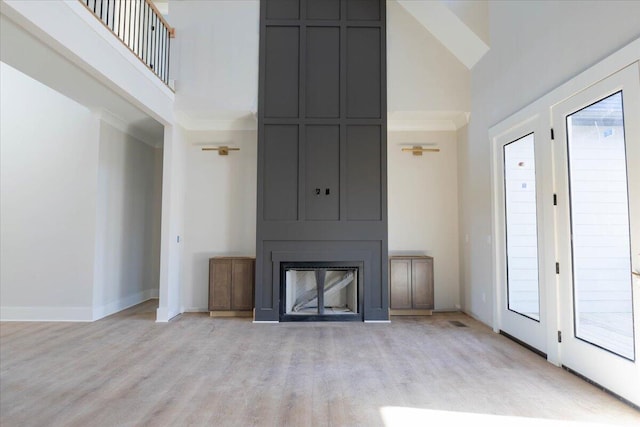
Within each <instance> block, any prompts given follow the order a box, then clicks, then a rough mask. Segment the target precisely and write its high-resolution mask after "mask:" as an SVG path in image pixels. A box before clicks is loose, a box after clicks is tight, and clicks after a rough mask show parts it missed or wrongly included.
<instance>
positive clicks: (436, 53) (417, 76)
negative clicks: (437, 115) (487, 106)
mask: <svg viewBox="0 0 640 427" xmlns="http://www.w3.org/2000/svg"><path fill="white" fill-rule="evenodd" d="M469 88H470V72H469V70H467V68H466V67H465V66H464V65H463V64H462V63H461V62H460V61H458V59H457V58H456V57H455V56H454V55H453V54H452V53H451V52H450V51H449V50H448V49H447V48H446V47H445V46H444V45H443V44H442V43H440V42H439V41H438V39H436V38H435V37H434V36H433V35H432V34H431V33H429V32H428V31H427V30H426V29H425V28H424V27H423V26H422V25H421V24H420V23H419V22H418V21H417V20H416V19H415V18H414V17H413V16H412V15H411V14H410V13H409V12H407V11H406V10H405V9H404V8H403V7H402V6H400V4H398V3H397V2H396V1H388V2H387V93H388V100H387V104H388V110H389V111H390V112H395V111H469V109H470V91H469Z"/></svg>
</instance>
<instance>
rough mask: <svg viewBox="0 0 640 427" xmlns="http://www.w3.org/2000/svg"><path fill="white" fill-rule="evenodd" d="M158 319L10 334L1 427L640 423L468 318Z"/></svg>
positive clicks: (149, 307) (5, 336)
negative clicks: (319, 320)
mask: <svg viewBox="0 0 640 427" xmlns="http://www.w3.org/2000/svg"><path fill="white" fill-rule="evenodd" d="M155 307H156V306H155V302H154V301H151V302H147V303H144V304H142V305H140V306H136V307H134V308H132V309H129V310H126V311H124V312H122V313H119V314H117V315H114V316H111V317H108V318H106V319H103V320H100V321H97V322H94V323H8V322H7V323H2V324H0V425H2V426H3V427H10V426H139V425H140V426H143V425H149V426H168V425H172V426H176V425H177V426H182V425H209V426H251V425H255V426H382V425H386V426H387V427H389V426H396V425H408V424H411V423H413V424H415V425H427V424H430V425H443V424H451V425H454V424H453V423H454V422H465V423H466V424H467V425H469V423H473V422H491V423H493V424H495V425H510V426H514V425H515V426H517V425H547V423H552V424H554V423H564V422H566V421H574V422H579V423H583V422H584V423H585V425H589V426H593V425H594V423H603V424H625V425H640V413H639V412H638V411H636V410H635V409H633V408H631V407H629V406H627V405H625V404H623V403H621V402H619V401H618V400H616V399H615V398H613V397H611V396H610V395H608V394H606V393H604V392H602V391H600V390H598V389H597V388H595V387H593V386H591V385H590V384H588V383H586V382H584V381H582V380H581V379H579V378H577V377H575V376H573V375H571V374H569V373H567V372H565V371H563V370H562V369H559V368H557V367H554V366H552V365H551V364H549V363H547V362H546V361H545V360H543V359H542V358H540V357H539V356H537V355H535V354H533V353H531V352H530V351H528V350H526V349H524V348H522V347H520V346H519V345H517V344H515V343H513V342H511V341H509V340H508V339H506V338H505V337H503V336H500V335H497V334H494V333H493V332H492V331H491V330H489V329H488V328H487V327H486V326H484V325H482V324H480V323H478V322H476V321H474V320H473V319H471V318H469V317H468V316H465V315H463V314H458V313H447V314H434V315H433V316H429V317H397V318H394V319H393V322H392V323H391V324H363V323H352V322H349V323H324V324H319V323H304V324H300V323H281V324H253V323H251V321H250V319H242V318H211V317H209V316H208V314H206V313H201V314H186V315H182V316H180V317H179V318H177V319H175V320H173V321H172V322H170V323H168V324H156V323H155V322H154V317H155ZM454 320H458V321H460V322H462V323H464V324H465V325H467V327H456V326H454V325H453V324H451V323H450V322H451V321H454ZM510 417H517V418H510ZM528 423H533V424H528Z"/></svg>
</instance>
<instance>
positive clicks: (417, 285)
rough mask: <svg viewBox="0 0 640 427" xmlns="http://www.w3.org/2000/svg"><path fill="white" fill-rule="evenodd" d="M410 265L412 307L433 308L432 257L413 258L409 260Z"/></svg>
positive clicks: (420, 308) (418, 308) (417, 308)
mask: <svg viewBox="0 0 640 427" xmlns="http://www.w3.org/2000/svg"><path fill="white" fill-rule="evenodd" d="M411 267H412V268H411V276H412V277H411V279H412V280H411V282H412V284H413V286H412V293H413V295H412V296H413V308H415V309H416V310H431V309H433V259H431V258H427V259H414V260H412V261H411Z"/></svg>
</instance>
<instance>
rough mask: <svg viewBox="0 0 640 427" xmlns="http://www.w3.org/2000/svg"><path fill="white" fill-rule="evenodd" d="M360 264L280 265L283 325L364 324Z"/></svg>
mask: <svg viewBox="0 0 640 427" xmlns="http://www.w3.org/2000/svg"><path fill="white" fill-rule="evenodd" d="M361 266H362V265H361V263H354V262H283V263H281V264H280V269H281V273H280V279H281V293H280V295H281V300H280V320H281V321H318V320H328V321H333V320H337V321H345V320H362V301H361V300H362V277H361V276H362V274H361V270H362V268H361Z"/></svg>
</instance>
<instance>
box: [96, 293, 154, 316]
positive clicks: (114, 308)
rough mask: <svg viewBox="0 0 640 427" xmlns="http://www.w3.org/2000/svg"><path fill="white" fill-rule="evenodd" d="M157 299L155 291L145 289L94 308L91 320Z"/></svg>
mask: <svg viewBox="0 0 640 427" xmlns="http://www.w3.org/2000/svg"><path fill="white" fill-rule="evenodd" d="M154 298H158V290H157V289H147V290H144V291H142V292H138V293H135V294H133V295H129V296H126V297H124V298H120V299H118V300H116V301H111V302H109V303H107V304H104V305H101V306H97V307H94V309H93V320H99V319H102V318H104V317H107V316H111V315H112V314H114V313H117V312H119V311H122V310H125V309H127V308H129V307H133V306H134V305H138V304H140V303H141V302H145V301H147V300H150V299H154Z"/></svg>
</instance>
